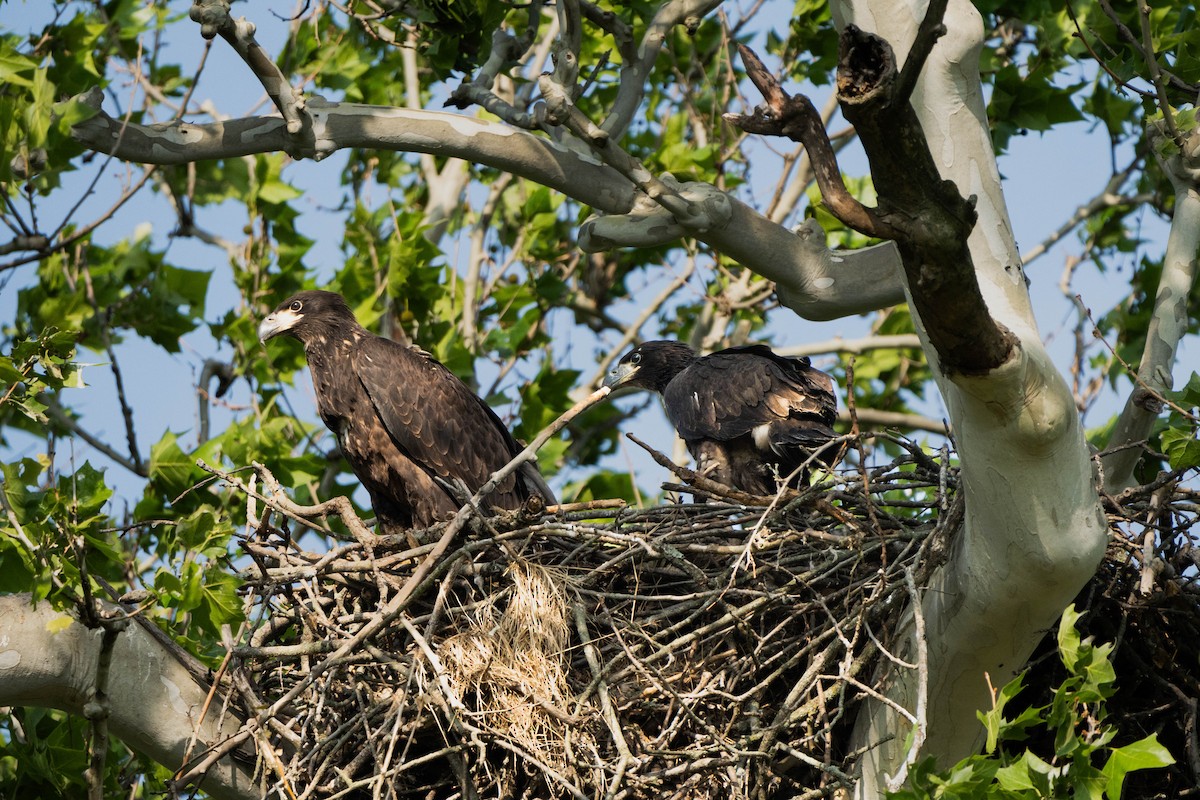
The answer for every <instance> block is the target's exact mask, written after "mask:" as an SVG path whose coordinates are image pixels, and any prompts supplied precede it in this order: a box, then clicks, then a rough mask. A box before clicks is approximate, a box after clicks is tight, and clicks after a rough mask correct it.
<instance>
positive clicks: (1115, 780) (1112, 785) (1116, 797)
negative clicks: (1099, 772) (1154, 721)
mask: <svg viewBox="0 0 1200 800" xmlns="http://www.w3.org/2000/svg"><path fill="white" fill-rule="evenodd" d="M1174 763H1175V759H1174V758H1173V757H1172V756H1171V753H1170V752H1169V751H1168V750H1167V748H1165V747H1163V746H1162V745H1161V744H1159V743H1158V738H1157V737H1156V736H1155V735H1154V734H1153V733H1152V734H1150V735H1149V736H1147V737H1146V738H1145V739H1139V740H1138V741H1136V742H1134V743H1133V744H1127V745H1125V746H1124V747H1114V748H1113V749H1112V753H1111V754H1110V755H1109V757H1108V761H1107V762H1105V764H1104V770H1103V772H1104V778H1105V793H1106V794H1107V795H1108V798H1109V800H1121V786H1122V784H1124V782H1125V775H1126V774H1127V773H1130V772H1133V771H1134V770H1138V769H1154V768H1156V767H1165V766H1168V765H1170V764H1174Z"/></svg>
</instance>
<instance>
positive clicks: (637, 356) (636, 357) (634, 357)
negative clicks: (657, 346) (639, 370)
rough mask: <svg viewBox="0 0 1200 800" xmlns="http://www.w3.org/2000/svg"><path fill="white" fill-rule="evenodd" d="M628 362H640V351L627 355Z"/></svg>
mask: <svg viewBox="0 0 1200 800" xmlns="http://www.w3.org/2000/svg"><path fill="white" fill-rule="evenodd" d="M629 363H630V364H640V363H642V354H641V353H634V354H633V355H632V356H630V357H629Z"/></svg>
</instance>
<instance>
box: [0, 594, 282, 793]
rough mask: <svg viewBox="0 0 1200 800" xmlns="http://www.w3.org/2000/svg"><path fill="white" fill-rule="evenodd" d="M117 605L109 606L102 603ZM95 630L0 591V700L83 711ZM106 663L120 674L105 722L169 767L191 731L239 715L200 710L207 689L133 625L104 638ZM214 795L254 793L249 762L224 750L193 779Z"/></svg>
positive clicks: (214, 736)
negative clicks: (225, 754)
mask: <svg viewBox="0 0 1200 800" xmlns="http://www.w3.org/2000/svg"><path fill="white" fill-rule="evenodd" d="M109 608H110V609H112V610H114V611H119V609H118V608H117V607H115V606H113V607H109ZM102 640H103V633H102V632H101V631H99V630H90V629H88V628H87V627H86V626H85V625H83V624H82V623H81V622H79V621H78V620H77V619H74V618H72V617H69V616H67V615H66V614H63V613H61V612H58V611H55V610H54V609H53V608H51V607H50V604H49V603H46V602H41V603H38V604H37V605H36V606H34V605H32V600H31V598H30V596H29V595H27V594H16V595H4V596H0V643H2V644H0V705H5V706H16V705H27V706H43V707H47V708H57V709H60V710H62V711H66V712H67V713H69V714H76V715H79V716H84V715H85V714H86V713H87V708H88V704H89V702H90V701H91V698H92V693H93V690H94V688H95V687H96V686H97V672H96V671H97V667H98V664H99V659H100V655H101V648H102ZM109 668H110V670H111V672H112V673H113V674H116V675H121V676H123V677H122V680H119V681H110V682H109V683H108V686H107V694H108V697H107V702H108V706H109V715H108V727H109V729H110V730H111V732H112V733H113V734H114V735H116V736H117V737H118V738H120V739H121V740H122V741H124V742H125V743H126V744H128V745H129V746H130V747H132V748H133V749H135V750H138V751H139V752H142V753H145V754H146V755H147V756H149V757H150V758H152V759H154V760H155V761H157V762H159V763H160V764H163V765H165V766H167V767H169V768H171V769H175V768H177V767H179V766H180V765H181V764H183V763H184V762H183V759H184V754H185V752H186V751H187V747H188V742H189V741H190V740H191V738H192V736H193V735H195V736H197V737H198V738H199V740H200V742H201V743H202V744H203V745H204V746H206V747H207V746H210V745H212V744H213V743H215V742H217V741H220V740H221V739H222V738H224V737H225V736H228V735H229V734H230V733H232V732H234V731H236V730H237V729H238V728H239V727H240V726H241V720H238V719H234V718H229V717H225V718H218V716H219V715H216V714H209V715H205V716H203V717H202V716H201V709H202V708H203V707H204V705H205V701H206V699H207V696H208V689H207V687H201V686H200V685H198V684H197V683H196V682H195V681H194V680H193V679H192V677H191V675H190V674H189V673H188V671H187V670H186V669H185V668H184V667H183V665H181V664H180V663H179V662H178V661H176V660H175V659H174V658H172V657H171V656H170V655H169V654H168V653H167V651H166V650H164V649H163V648H162V647H161V646H160V645H159V644H158V643H157V642H156V641H155V640H154V639H152V638H151V637H150V635H149V634H147V633H146V632H145V631H144V630H142V629H141V628H140V627H139V626H130V627H129V628H128V629H127V630H125V631H124V632H123V633H121V635H120V636H119V637H117V640H116V642H115V643H114V644H113V646H112V652H111V664H110V667H109ZM197 784H198V786H199V787H200V788H201V789H203V791H204V792H205V793H206V794H209V795H211V796H212V797H214V798H219V799H221V800H225V799H227V800H250V798H258V797H259V794H258V787H257V784H256V782H255V781H254V777H253V769H252V767H251V766H249V765H243V764H240V763H237V762H235V761H233V760H232V759H229V758H226V759H223V760H221V761H219V762H218V763H216V764H214V765H213V767H212V769H211V770H209V771H208V773H207V774H205V775H203V776H201V780H199V781H197Z"/></svg>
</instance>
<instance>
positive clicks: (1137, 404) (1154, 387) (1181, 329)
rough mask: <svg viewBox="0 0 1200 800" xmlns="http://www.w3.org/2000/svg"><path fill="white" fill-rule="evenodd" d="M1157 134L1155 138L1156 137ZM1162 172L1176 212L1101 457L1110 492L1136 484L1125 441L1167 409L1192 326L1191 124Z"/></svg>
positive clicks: (1195, 162)
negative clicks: (1133, 366)
mask: <svg viewBox="0 0 1200 800" xmlns="http://www.w3.org/2000/svg"><path fill="white" fill-rule="evenodd" d="M1149 135H1150V137H1151V140H1152V143H1153V144H1154V145H1155V146H1154V148H1153V149H1154V152H1155V153H1156V155H1157V154H1158V153H1159V150H1160V148H1159V147H1158V146H1157V145H1159V144H1161V143H1162V139H1164V138H1167V137H1169V136H1170V130H1169V129H1166V128H1165V126H1161V127H1156V128H1151V130H1150V131H1149ZM1154 140H1157V141H1154ZM1157 157H1158V160H1159V164H1160V165H1161V167H1162V170H1163V172H1165V173H1166V175H1167V177H1168V178H1169V179H1170V180H1171V184H1172V185H1173V186H1174V187H1175V213H1174V215H1173V216H1172V217H1171V232H1170V234H1169V235H1168V237H1167V253H1166V256H1165V257H1164V259H1163V270H1162V276H1161V277H1160V278H1159V283H1158V292H1157V293H1156V294H1155V296H1154V310H1153V312H1152V314H1151V317H1150V323H1149V325H1148V326H1147V329H1146V343H1145V345H1144V346H1143V349H1142V360H1141V363H1140V364H1139V365H1138V371H1137V377H1136V381H1135V384H1134V387H1133V391H1132V392H1130V395H1129V398H1128V399H1127V400H1126V402H1125V407H1124V408H1123V409H1122V410H1121V415H1120V416H1119V417H1118V418H1117V423H1116V425H1115V426H1113V430H1112V434H1111V435H1110V437H1109V440H1108V446H1107V447H1106V448H1105V449H1106V450H1108V451H1110V452H1108V454H1107V455H1105V456H1103V457H1102V458H1101V463H1102V465H1103V467H1104V486H1105V490H1106V491H1108V492H1109V493H1116V492H1118V491H1120V490H1121V489H1124V488H1126V487H1128V486H1131V485H1133V482H1134V481H1133V471H1134V468H1135V467H1136V466H1137V462H1138V459H1139V458H1140V457H1141V454H1142V451H1141V448H1134V447H1126V446H1125V445H1131V444H1136V443H1138V442H1144V441H1146V439H1147V438H1148V437H1149V436H1150V432H1151V430H1152V429H1153V427H1154V421H1155V419H1157V418H1158V415H1159V414H1161V413H1162V410H1163V399H1162V398H1163V393H1164V392H1167V391H1169V390H1170V389H1171V386H1172V378H1171V369H1172V367H1173V366H1174V365H1175V357H1176V353H1177V351H1178V349H1179V341H1180V339H1181V338H1182V337H1183V335H1184V333H1186V332H1187V329H1188V297H1189V296H1190V294H1191V291H1192V288H1193V287H1194V286H1195V284H1196V276H1197V269H1196V260H1197V259H1196V253H1197V252H1198V251H1200V131H1198V130H1195V129H1193V130H1192V131H1191V132H1190V133H1189V134H1188V135H1187V136H1186V137H1185V139H1184V147H1183V149H1182V150H1181V152H1180V153H1178V154H1176V155H1173V156H1171V157H1163V156H1157Z"/></svg>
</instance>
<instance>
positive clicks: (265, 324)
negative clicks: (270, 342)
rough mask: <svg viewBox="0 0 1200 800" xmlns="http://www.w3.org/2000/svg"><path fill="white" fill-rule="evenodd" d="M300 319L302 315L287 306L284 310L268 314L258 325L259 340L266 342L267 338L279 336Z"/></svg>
mask: <svg viewBox="0 0 1200 800" xmlns="http://www.w3.org/2000/svg"><path fill="white" fill-rule="evenodd" d="M299 321H300V315H299V314H297V313H296V312H294V311H291V310H289V309H286V308H285V309H283V310H282V311H276V312H274V313H273V314H268V315H267V316H266V318H264V319H263V321H262V322H260V323H259V325H258V340H259V341H260V342H265V341H266V340H267V339H270V338H273V337H275V336H278V335H279V334H281V333H287V332H288V331H290V330H291V329H292V328H293V327H295V325H296V323H297V322H299Z"/></svg>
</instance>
